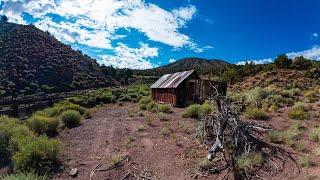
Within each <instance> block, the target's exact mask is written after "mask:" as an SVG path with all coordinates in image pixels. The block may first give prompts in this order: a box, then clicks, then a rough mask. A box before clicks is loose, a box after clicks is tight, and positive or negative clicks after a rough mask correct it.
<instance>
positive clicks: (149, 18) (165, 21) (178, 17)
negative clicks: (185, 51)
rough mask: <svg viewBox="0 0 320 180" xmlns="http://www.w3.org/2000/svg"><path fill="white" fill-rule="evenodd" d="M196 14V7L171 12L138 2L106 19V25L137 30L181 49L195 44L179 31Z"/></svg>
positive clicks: (137, 0) (113, 28) (128, 4)
mask: <svg viewBox="0 0 320 180" xmlns="http://www.w3.org/2000/svg"><path fill="white" fill-rule="evenodd" d="M195 12H196V11H195V7H194V6H189V7H184V8H179V9H177V10H173V11H172V12H169V11H166V10H164V9H162V8H160V7H158V6H156V5H154V4H147V3H145V2H144V1H139V0H136V1H133V2H131V1H130V3H127V4H125V5H124V6H123V8H122V9H121V11H120V12H118V13H115V14H112V17H110V18H107V19H106V24H107V27H109V28H110V29H112V30H116V29H119V28H133V29H137V30H139V31H140V32H142V33H144V34H145V35H146V36H147V37H148V38H149V39H150V40H152V41H157V42H161V43H164V44H167V45H170V46H172V47H174V48H181V47H184V46H189V45H190V44H191V43H193V42H192V40H191V39H190V38H189V37H188V36H187V35H185V34H182V33H180V32H179V29H180V28H181V27H184V26H185V24H186V22H187V21H189V20H190V19H191V18H192V16H193V14H194V13H195Z"/></svg>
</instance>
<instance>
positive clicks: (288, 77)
mask: <svg viewBox="0 0 320 180" xmlns="http://www.w3.org/2000/svg"><path fill="white" fill-rule="evenodd" d="M306 72H307V71H302V70H296V69H276V70H269V71H261V72H259V73H257V74H255V75H251V76H248V77H245V78H244V79H243V80H242V81H240V82H237V83H234V84H230V85H229V88H230V89H236V88H237V87H239V90H240V91H247V90H250V89H253V88H254V87H263V88H272V89H274V88H276V89H290V88H299V89H303V90H310V89H313V88H315V87H317V86H319V85H320V80H319V76H320V71H319V69H312V70H310V72H312V73H310V72H309V74H312V75H313V76H307V75H306Z"/></svg>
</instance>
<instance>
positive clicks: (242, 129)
mask: <svg viewBox="0 0 320 180" xmlns="http://www.w3.org/2000/svg"><path fill="white" fill-rule="evenodd" d="M216 92H217V91H216ZM211 94H212V93H211ZM213 94H215V95H213V96H211V97H209V98H208V99H209V101H210V102H211V103H212V104H213V103H217V105H218V109H219V111H218V112H213V113H210V114H208V115H204V116H202V118H201V121H200V122H201V123H200V124H201V125H200V126H199V130H198V133H197V136H198V137H200V138H201V139H202V140H203V141H204V142H205V143H206V144H210V146H211V148H210V150H209V153H208V156H207V158H208V159H207V160H206V161H207V163H205V164H206V165H205V166H202V169H204V170H207V171H209V172H211V173H221V172H227V173H226V176H225V178H228V176H229V175H230V173H229V172H233V174H234V178H236V179H239V178H240V179H243V178H252V177H253V176H259V175H258V174H259V173H258V171H260V172H261V171H264V172H266V173H268V174H269V175H272V173H276V172H277V171H278V170H279V167H278V166H277V165H276V164H278V163H277V162H279V160H280V161H282V162H284V161H286V160H288V159H291V160H293V158H292V157H291V153H289V152H287V151H285V150H283V149H282V148H280V147H278V146H276V145H274V144H271V143H268V142H266V141H265V140H264V139H265V137H266V136H267V134H268V132H269V131H270V130H271V129H270V128H268V127H265V126H264V125H262V124H260V123H257V122H255V121H251V122H250V121H246V120H243V119H241V117H240V115H239V110H240V109H241V108H242V103H241V102H239V101H233V100H232V99H231V98H229V97H227V96H222V95H219V94H218V93H213Z"/></svg>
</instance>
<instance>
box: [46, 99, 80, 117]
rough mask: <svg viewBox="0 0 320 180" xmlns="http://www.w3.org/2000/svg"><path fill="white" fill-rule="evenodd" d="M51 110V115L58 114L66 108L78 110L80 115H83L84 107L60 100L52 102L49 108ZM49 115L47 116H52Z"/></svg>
mask: <svg viewBox="0 0 320 180" xmlns="http://www.w3.org/2000/svg"><path fill="white" fill-rule="evenodd" d="M51 109H52V111H53V114H52V116H59V115H60V114H61V113H62V112H64V111H67V110H75V111H78V112H79V113H80V114H81V115H83V114H84V113H85V112H86V109H85V108H83V107H81V106H79V105H77V104H72V103H70V102H68V101H61V102H59V103H56V104H54V106H53V107H52V108H51ZM52 116H49V117H52Z"/></svg>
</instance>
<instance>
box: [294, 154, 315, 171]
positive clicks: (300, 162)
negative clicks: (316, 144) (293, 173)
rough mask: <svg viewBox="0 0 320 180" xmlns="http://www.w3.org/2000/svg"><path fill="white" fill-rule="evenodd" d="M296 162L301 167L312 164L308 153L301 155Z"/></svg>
mask: <svg viewBox="0 0 320 180" xmlns="http://www.w3.org/2000/svg"><path fill="white" fill-rule="evenodd" d="M297 163H298V165H299V166H300V167H303V168H308V167H311V165H312V163H311V160H310V156H309V155H304V156H301V157H300V158H299V159H298V160H297Z"/></svg>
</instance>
